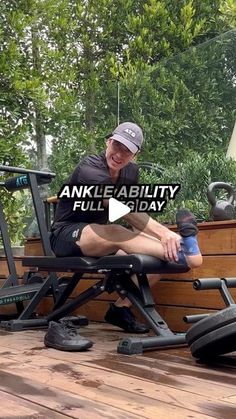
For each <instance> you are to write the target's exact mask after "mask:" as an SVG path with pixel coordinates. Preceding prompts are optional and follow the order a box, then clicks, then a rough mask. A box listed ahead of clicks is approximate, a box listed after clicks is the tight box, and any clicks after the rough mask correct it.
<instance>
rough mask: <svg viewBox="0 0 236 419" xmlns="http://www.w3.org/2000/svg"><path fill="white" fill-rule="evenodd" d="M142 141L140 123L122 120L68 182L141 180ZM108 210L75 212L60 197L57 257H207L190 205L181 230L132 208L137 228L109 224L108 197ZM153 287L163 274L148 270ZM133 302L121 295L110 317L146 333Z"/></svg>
mask: <svg viewBox="0 0 236 419" xmlns="http://www.w3.org/2000/svg"><path fill="white" fill-rule="evenodd" d="M142 142H143V133H142V130H141V128H140V127H139V126H138V125H136V124H134V123H131V122H124V123H122V124H120V125H119V126H118V127H117V128H116V129H115V130H114V132H113V133H112V134H111V135H109V136H108V137H107V139H106V150H105V151H104V152H103V153H101V154H100V155H90V156H88V157H85V158H84V159H83V160H82V161H81V162H80V164H79V165H78V166H77V167H76V168H75V170H74V171H73V173H72V175H71V176H70V178H69V181H68V182H67V183H68V184H73V185H76V184H87V185H91V184H99V185H100V184H115V185H121V184H137V183H138V165H137V164H136V163H135V162H134V160H133V159H134V157H135V156H136V155H137V153H139V151H140V149H141V145H142ZM103 205H104V207H105V209H104V211H97V212H91V211H86V212H84V211H73V202H72V201H71V200H68V199H60V201H59V204H58V207H57V210H56V215H55V220H54V224H53V226H52V234H51V238H50V241H51V246H52V250H53V252H54V253H55V255H56V256H58V257H63V256H91V257H101V256H105V255H109V254H115V253H118V254H131V253H142V254H147V255H150V256H155V257H157V258H160V259H163V260H166V261H171V262H173V261H174V262H177V263H180V262H184V263H187V265H188V266H189V267H191V268H192V267H198V266H200V265H201V263H202V256H201V253H200V250H199V247H198V243H197V239H196V234H197V231H198V230H197V226H196V219H195V217H194V216H193V215H192V214H191V213H190V212H189V211H188V210H184V209H182V210H179V211H178V213H177V217H176V222H177V225H178V228H179V233H180V234H177V233H175V232H173V231H171V230H169V229H168V228H167V227H165V226H163V225H161V224H159V223H158V222H157V221H155V220H154V219H153V218H151V217H149V216H148V215H147V214H145V213H129V214H127V215H125V216H124V217H123V218H124V220H125V221H126V222H127V223H128V224H129V225H130V226H132V230H131V229H129V228H126V227H124V226H121V225H116V224H107V222H108V206H107V205H108V202H107V201H105V200H104V201H103ZM148 279H149V283H150V285H151V286H153V285H154V284H155V283H156V282H157V280H158V279H159V275H157V274H153V275H149V278H148ZM130 305H131V303H130V301H129V300H128V299H127V298H126V299H124V300H122V299H120V298H119V299H118V300H117V301H116V303H115V304H111V305H110V308H109V310H108V311H107V313H106V315H105V320H106V321H107V322H109V323H111V324H113V325H116V326H118V327H121V328H122V329H123V330H124V331H127V332H131V333H145V332H147V331H148V328H147V327H146V326H145V325H143V324H140V323H138V322H137V321H136V319H135V317H134V316H133V314H132V312H131V311H130V308H129V307H130Z"/></svg>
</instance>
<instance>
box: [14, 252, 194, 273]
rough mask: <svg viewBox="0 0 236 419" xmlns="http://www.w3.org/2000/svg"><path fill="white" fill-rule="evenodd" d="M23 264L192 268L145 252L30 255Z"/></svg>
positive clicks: (68, 268)
mask: <svg viewBox="0 0 236 419" xmlns="http://www.w3.org/2000/svg"><path fill="white" fill-rule="evenodd" d="M22 265H23V266H29V267H37V268H38V269H39V270H44V271H55V272H60V271H61V272H81V273H86V272H99V271H100V272H101V271H104V272H105V271H106V270H107V271H110V270H112V271H113V272H114V271H116V272H119V271H120V272H122V271H124V270H128V271H129V272H134V273H161V274H163V273H182V272H188V271H189V270H190V269H189V267H188V266H187V265H183V264H178V263H174V262H164V261H163V260H161V259H158V258H155V257H153V256H148V255H143V254H130V255H124V256H116V255H111V256H103V257H100V258H92V257H62V258H56V257H54V256H36V257H35V256H29V257H24V258H23V259H22Z"/></svg>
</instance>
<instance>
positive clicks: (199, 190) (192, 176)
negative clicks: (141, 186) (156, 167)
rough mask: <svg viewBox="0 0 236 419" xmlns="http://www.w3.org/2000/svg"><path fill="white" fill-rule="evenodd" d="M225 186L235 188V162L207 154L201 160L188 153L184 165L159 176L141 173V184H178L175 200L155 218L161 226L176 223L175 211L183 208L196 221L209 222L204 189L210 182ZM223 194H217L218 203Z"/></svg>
mask: <svg viewBox="0 0 236 419" xmlns="http://www.w3.org/2000/svg"><path fill="white" fill-rule="evenodd" d="M217 181H218V182H226V183H230V184H231V185H233V186H234V187H235V186H236V162H235V161H234V160H233V159H229V158H227V157H225V156H224V155H223V154H222V153H216V152H210V153H208V154H207V155H204V156H201V155H200V154H198V153H197V152H194V151H190V152H189V153H188V156H187V158H186V161H185V162H179V163H178V164H177V165H176V166H171V167H167V168H165V170H163V172H162V174H160V173H159V174H158V175H157V174H156V173H155V171H151V172H147V171H146V170H142V169H141V176H140V183H157V184H166V183H179V184H180V185H181V189H180V191H179V192H178V193H177V195H176V198H175V199H174V200H173V201H172V200H170V201H168V203H167V206H166V208H165V209H164V211H163V213H160V214H159V213H158V214H155V218H157V219H158V221H160V222H165V223H175V213H176V210H177V209H178V208H181V207H186V208H188V209H190V210H191V211H192V212H193V213H194V214H195V215H196V217H197V219H198V221H200V222H201V221H209V220H210V214H209V203H208V200H207V188H208V186H209V184H210V183H212V182H217ZM225 196H226V195H225V194H224V192H223V191H222V190H221V191H219V194H218V192H217V199H223V198H225Z"/></svg>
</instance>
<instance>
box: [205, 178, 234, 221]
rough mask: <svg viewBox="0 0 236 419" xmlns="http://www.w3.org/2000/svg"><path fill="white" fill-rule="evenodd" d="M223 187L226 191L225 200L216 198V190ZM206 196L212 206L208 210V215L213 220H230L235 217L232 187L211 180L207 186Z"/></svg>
mask: <svg viewBox="0 0 236 419" xmlns="http://www.w3.org/2000/svg"><path fill="white" fill-rule="evenodd" d="M217 189H225V190H226V191H227V193H228V197H227V201H224V200H222V199H221V200H218V201H217V200H216V190H217ZM207 198H208V201H209V202H210V204H211V206H212V208H211V210H210V216H211V219H212V220H213V221H223V220H232V219H233V218H234V217H235V213H234V205H233V204H234V200H235V192H234V188H233V187H232V186H231V185H230V184H229V183H225V182H213V183H211V184H210V185H209V186H208V189H207Z"/></svg>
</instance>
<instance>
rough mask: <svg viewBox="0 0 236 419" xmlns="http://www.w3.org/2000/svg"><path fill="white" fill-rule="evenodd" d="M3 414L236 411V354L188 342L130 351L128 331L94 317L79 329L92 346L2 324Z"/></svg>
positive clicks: (84, 418)
mask: <svg viewBox="0 0 236 419" xmlns="http://www.w3.org/2000/svg"><path fill="white" fill-rule="evenodd" d="M0 334H1V350H0V360H1V380H0V398H1V412H0V417H1V418H4V419H9V418H11V419H12V418H18V419H19V418H24V419H26V418H40V419H42V418H45V419H46V418H47V419H48V418H52V419H54V418H55V419H56V418H58V419H59V418H79V419H88V418H91V419H96V418H101V417H103V418H116V419H118V418H119V419H121V418H122V419H126V418H158V419H159V418H172V417H173V416H174V417H175V418H180V419H183V418H195V419H197V418H207V417H214V418H227V419H230V418H235V416H236V385H235V384H236V376H235V369H236V355H235V356H233V355H232V356H231V357H229V356H227V357H226V356H225V357H222V360H221V362H219V363H217V364H212V365H211V366H206V365H201V364H200V363H198V362H196V361H195V360H194V359H193V358H192V356H191V354H190V351H189V349H188V348H177V349H168V350H158V351H150V352H146V353H144V354H143V355H139V356H137V355H134V356H126V355H120V354H117V352H116V347H117V343H118V341H119V339H120V338H122V337H124V336H126V335H124V333H122V332H120V331H119V330H118V329H116V328H115V327H112V326H109V325H107V324H106V325H105V324H102V323H91V324H90V325H89V326H88V327H85V328H81V334H82V335H83V336H87V337H89V338H90V339H92V340H93V341H94V346H93V348H92V349H91V350H89V351H88V352H80V353H78V352H77V353H68V352H61V351H57V350H54V349H49V348H45V346H44V343H43V338H44V334H45V330H30V331H23V332H18V333H17V332H15V333H12V332H7V331H3V330H1V331H0Z"/></svg>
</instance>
